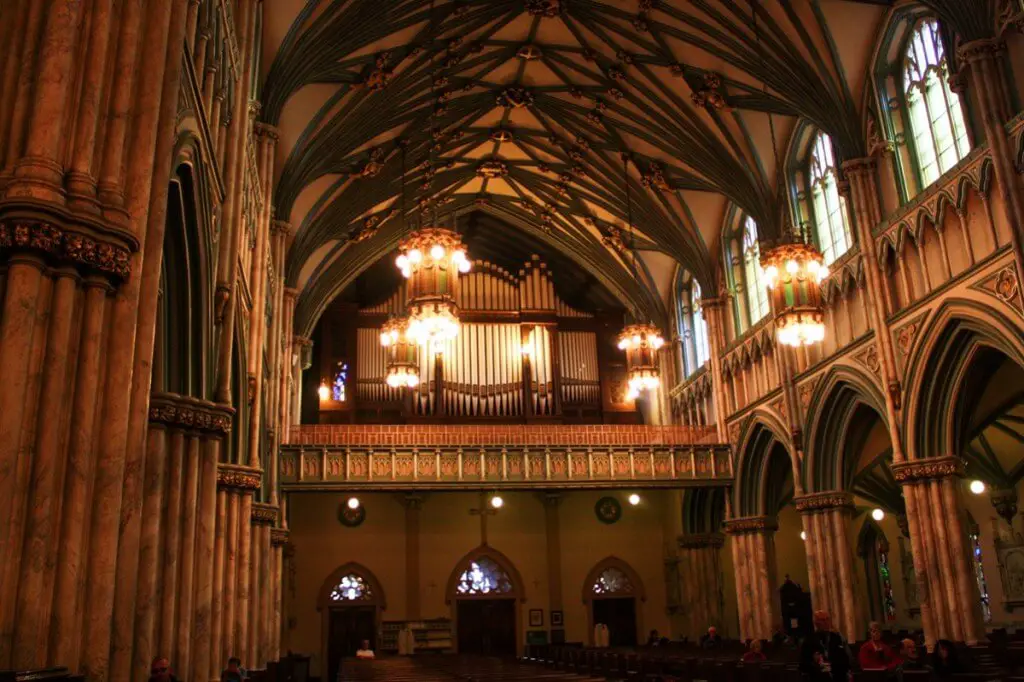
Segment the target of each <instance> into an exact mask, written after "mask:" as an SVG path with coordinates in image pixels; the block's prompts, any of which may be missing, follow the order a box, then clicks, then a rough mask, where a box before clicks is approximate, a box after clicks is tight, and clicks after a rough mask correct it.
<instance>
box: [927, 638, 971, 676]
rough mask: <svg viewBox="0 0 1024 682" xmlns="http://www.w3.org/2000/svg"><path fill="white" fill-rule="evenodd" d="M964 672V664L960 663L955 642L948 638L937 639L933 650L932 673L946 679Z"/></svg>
mask: <svg viewBox="0 0 1024 682" xmlns="http://www.w3.org/2000/svg"><path fill="white" fill-rule="evenodd" d="M962 672H964V666H963V664H962V663H960V658H959V657H958V656H957V653H956V647H955V646H954V645H953V643H952V642H950V641H949V640H948V639H940V640H939V641H937V642H936V643H935V648H934V649H933V650H932V675H934V676H935V677H939V678H943V679H945V678H947V677H952V676H953V675H954V674H955V673H962Z"/></svg>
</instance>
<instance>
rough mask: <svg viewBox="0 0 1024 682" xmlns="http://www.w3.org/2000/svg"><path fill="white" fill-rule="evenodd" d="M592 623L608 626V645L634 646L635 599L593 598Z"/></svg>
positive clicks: (635, 642)
mask: <svg viewBox="0 0 1024 682" xmlns="http://www.w3.org/2000/svg"><path fill="white" fill-rule="evenodd" d="M592 606H593V609H594V625H597V624H598V623H604V624H605V625H607V626H608V646H636V644H637V641H636V599H635V598H634V597H612V598H609V599H595V600H594V601H593V602H592Z"/></svg>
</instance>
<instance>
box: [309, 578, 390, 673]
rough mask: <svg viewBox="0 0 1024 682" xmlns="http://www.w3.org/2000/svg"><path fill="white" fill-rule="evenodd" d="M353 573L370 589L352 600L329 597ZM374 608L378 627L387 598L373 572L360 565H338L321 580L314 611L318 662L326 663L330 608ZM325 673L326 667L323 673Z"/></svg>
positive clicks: (376, 626) (375, 623)
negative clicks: (317, 624) (316, 613)
mask: <svg viewBox="0 0 1024 682" xmlns="http://www.w3.org/2000/svg"><path fill="white" fill-rule="evenodd" d="M351 575H355V576H358V577H359V578H361V579H362V581H363V583H364V584H365V585H366V586H367V587H368V588H369V591H368V594H366V596H365V597H364V598H359V599H354V600H337V599H332V598H331V593H332V592H333V591H334V589H335V588H336V587H337V586H338V584H339V583H340V582H341V580H342V579H343V578H346V577H348V576H351ZM353 606H355V607H373V609H374V627H375V628H379V627H380V620H381V618H380V614H381V611H386V610H387V608H388V603H387V598H386V597H385V595H384V588H383V586H381V584H380V581H379V580H377V576H376V575H374V573H373V571H371V570H370V569H368V568H366V566H363V565H362V564H359V563H356V562H354V561H350V562H348V563H347V564H343V565H341V566H338V567H337V568H336V569H334V570H333V571H331V573H330V574H329V575H328V576H327V577H326V578H325V579H324V581H323V583H322V584H321V585H320V590H319V592H317V597H316V610H317V611H319V612H320V660H321V661H322V663H321V665H327V661H328V653H329V652H328V641H327V640H328V638H329V636H330V630H331V610H332V609H334V610H336V609H339V608H346V607H353ZM324 674H326V670H325V673H324Z"/></svg>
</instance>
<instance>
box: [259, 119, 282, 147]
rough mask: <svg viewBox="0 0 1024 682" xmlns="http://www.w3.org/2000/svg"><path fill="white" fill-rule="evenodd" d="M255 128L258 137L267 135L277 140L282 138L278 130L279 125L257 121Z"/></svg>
mask: <svg viewBox="0 0 1024 682" xmlns="http://www.w3.org/2000/svg"><path fill="white" fill-rule="evenodd" d="M253 129H254V131H255V132H256V136H257V137H266V138H268V139H270V140H273V141H275V142H276V141H277V140H279V139H281V134H280V133H279V132H278V130H277V126H272V125H270V124H269V123H263V122H261V121H257V122H256V124H255V125H254V126H253Z"/></svg>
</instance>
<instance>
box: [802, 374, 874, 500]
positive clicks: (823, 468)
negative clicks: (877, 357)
mask: <svg viewBox="0 0 1024 682" xmlns="http://www.w3.org/2000/svg"><path fill="white" fill-rule="evenodd" d="M876 418H877V419H879V420H881V421H882V423H883V424H885V423H887V422H886V419H885V398H884V397H883V396H882V393H881V391H880V389H879V388H878V384H877V382H876V381H875V380H874V379H873V378H872V377H871V376H870V375H868V374H867V373H865V372H863V371H861V370H860V369H857V368H855V367H853V366H850V365H834V366H833V367H832V368H831V369H829V371H828V372H827V373H826V374H825V377H824V378H823V379H821V380H820V381H819V382H818V385H817V386H816V387H815V389H814V393H813V394H812V395H811V400H810V406H809V408H808V410H807V415H806V418H805V419H806V423H807V432H806V434H805V436H804V452H805V456H804V461H803V463H802V465H801V477H802V479H803V481H804V482H805V484H806V486H807V489H806V492H808V493H813V492H824V491H827V490H845V489H846V488H848V487H849V486H850V484H851V482H852V478H853V475H854V474H855V473H856V472H855V471H854V469H855V468H856V465H857V457H856V456H857V454H858V453H859V451H860V446H862V445H863V442H862V441H863V438H864V437H866V436H867V433H866V430H865V432H864V433H859V434H858V435H859V436H860V438H859V439H851V436H852V434H853V432H854V431H855V430H856V427H857V426H858V425H869V424H870V422H871V421H872V420H873V419H876Z"/></svg>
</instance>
